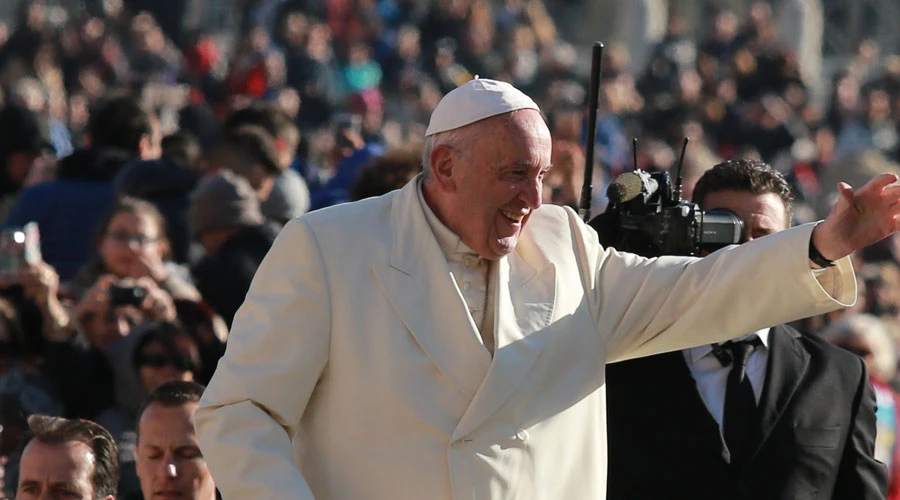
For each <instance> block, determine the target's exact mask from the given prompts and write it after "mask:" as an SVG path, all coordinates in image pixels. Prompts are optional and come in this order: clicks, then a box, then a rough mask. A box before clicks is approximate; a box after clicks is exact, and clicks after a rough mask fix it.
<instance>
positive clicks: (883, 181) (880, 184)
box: [864, 174, 897, 190]
mask: <svg viewBox="0 0 900 500" xmlns="http://www.w3.org/2000/svg"><path fill="white" fill-rule="evenodd" d="M895 182H897V174H881V175H879V176H878V177H875V178H874V179H872V180H871V181H869V182H868V184H866V186H864V187H869V186H871V188H872V189H875V190H880V189H882V188H884V187H887V186H889V185H891V184H893V183H895Z"/></svg>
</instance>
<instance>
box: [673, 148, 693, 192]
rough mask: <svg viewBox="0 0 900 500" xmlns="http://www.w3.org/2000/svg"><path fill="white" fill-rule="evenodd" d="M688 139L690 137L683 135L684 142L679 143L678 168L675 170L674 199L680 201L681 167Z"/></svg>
mask: <svg viewBox="0 0 900 500" xmlns="http://www.w3.org/2000/svg"><path fill="white" fill-rule="evenodd" d="M690 140H691V139H690V138H688V137H685V138H684V143H682V145H681V157H679V158H678V170H676V171H675V192H674V193H673V197H674V198H675V201H681V173H682V172H681V169H682V167H683V166H684V153H685V151H687V145H688V141H690Z"/></svg>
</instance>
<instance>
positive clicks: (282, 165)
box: [225, 102, 309, 225]
mask: <svg viewBox="0 0 900 500" xmlns="http://www.w3.org/2000/svg"><path fill="white" fill-rule="evenodd" d="M247 125H253V126H258V127H261V128H262V129H263V130H265V131H266V132H267V133H268V134H269V135H270V136H271V137H272V141H273V142H274V146H275V153H276V164H277V166H278V171H277V173H276V174H275V177H274V184H273V186H272V189H271V192H270V193H267V194H266V197H265V198H261V199H260V200H261V203H262V204H261V206H260V207H261V209H262V212H263V215H265V216H266V218H267V219H269V220H271V221H274V222H276V223H278V224H279V225H284V224H285V223H287V221H288V220H290V219H292V218H294V217H297V216H299V215H303V214H304V213H305V212H306V211H307V210H309V187H308V186H307V185H306V181H304V180H303V177H302V176H301V175H300V174H299V173H298V172H297V171H296V170H294V169H293V168H291V166H292V165H293V163H294V160H295V158H296V156H297V147H298V146H299V145H300V131H299V130H298V129H297V126H296V125H295V124H294V122H293V121H292V120H291V117H290V116H289V115H288V114H287V113H286V112H285V111H284V110H282V109H280V108H278V106H276V105H274V104H273V103H268V102H256V103H253V104H251V105H250V106H248V107H246V108H243V109H238V110H236V111H234V112H232V113H231V114H230V115H229V116H228V118H227V119H226V121H225V130H226V135H227V133H228V132H229V131H233V130H235V129H238V128H241V127H245V126H247ZM226 140H227V139H226Z"/></svg>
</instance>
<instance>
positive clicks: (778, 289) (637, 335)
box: [570, 215, 856, 362]
mask: <svg viewBox="0 0 900 500" xmlns="http://www.w3.org/2000/svg"><path fill="white" fill-rule="evenodd" d="M571 216H572V215H570V217H571ZM573 225H574V227H575V228H576V229H575V231H574V233H575V235H576V238H583V239H582V241H580V242H577V244H578V245H582V244H583V245H584V247H582V248H583V249H584V250H583V251H582V252H581V255H582V257H583V259H584V263H583V266H584V267H583V268H584V269H586V278H585V279H586V282H585V286H586V288H587V294H588V297H589V300H590V303H591V308H592V313H593V315H594V318H595V320H596V322H597V328H598V331H599V332H600V334H601V335H603V336H604V337H605V338H606V341H607V361H608V362H615V361H620V360H623V359H630V358H636V357H641V356H648V355H652V354H658V353H661V352H668V351H675V350H680V349H685V348H688V347H694V346H698V345H702V344H707V343H713V342H720V341H724V340H728V339H732V338H736V337H739V336H741V335H744V334H746V333H748V332H752V331H755V330H758V329H760V328H764V327H770V326H774V325H777V324H780V323H786V322H789V321H793V320H796V319H800V318H805V317H809V316H814V315H816V314H822V313H825V312H829V311H833V310H836V309H839V308H841V307H847V306H850V305H852V304H853V303H854V302H855V300H856V278H855V276H854V274H853V268H852V265H851V263H850V259H849V258H843V259H841V260H839V261H838V262H837V265H836V266H834V267H832V268H829V269H827V270H825V271H819V272H813V271H812V269H811V268H810V262H809V258H808V255H807V253H808V252H807V249H808V245H809V238H810V236H811V234H812V229H813V227H814V226H815V225H814V224H805V225H802V226H798V227H795V228H792V229H788V230H785V231H781V232H779V233H775V234H771V235H768V236H766V237H764V238H759V239H756V240H753V241H751V242H748V243H745V244H743V245H736V246H730V247H727V248H724V249H722V250H719V251H718V252H715V253H713V254H710V255H709V256H707V257H704V258H690V257H660V258H656V259H646V258H643V257H638V256H636V255H633V254H628V253H621V252H617V251H616V250H614V249H608V248H607V249H604V248H602V247H601V246H600V245H599V244H598V243H597V235H596V233H595V232H594V231H593V229H591V228H590V227H588V226H587V225H585V224H583V223H581V222H580V221H578V220H575V221H573Z"/></svg>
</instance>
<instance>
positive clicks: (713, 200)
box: [703, 189, 791, 242]
mask: <svg viewBox="0 0 900 500" xmlns="http://www.w3.org/2000/svg"><path fill="white" fill-rule="evenodd" d="M703 208H704V209H705V210H710V209H713V208H726V209H728V210H731V211H732V212H735V213H736V214H738V215H739V216H740V217H741V219H743V220H744V241H745V242H746V241H750V240H754V239H756V238H761V237H763V236H765V235H767V234H772V233H777V232H778V231H781V230H784V229H787V228H788V227H789V226H790V223H791V221H789V220H788V216H787V210H786V209H785V206H784V202H782V201H781V198H779V197H778V195H777V194H775V193H766V194H754V193H751V192H748V191H735V190H732V189H723V190H720V191H712V192H710V193H708V194H707V195H706V198H705V199H704V200H703Z"/></svg>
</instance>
